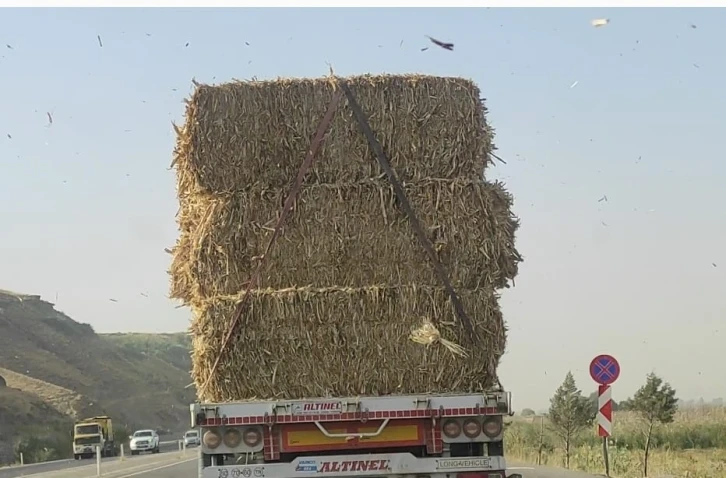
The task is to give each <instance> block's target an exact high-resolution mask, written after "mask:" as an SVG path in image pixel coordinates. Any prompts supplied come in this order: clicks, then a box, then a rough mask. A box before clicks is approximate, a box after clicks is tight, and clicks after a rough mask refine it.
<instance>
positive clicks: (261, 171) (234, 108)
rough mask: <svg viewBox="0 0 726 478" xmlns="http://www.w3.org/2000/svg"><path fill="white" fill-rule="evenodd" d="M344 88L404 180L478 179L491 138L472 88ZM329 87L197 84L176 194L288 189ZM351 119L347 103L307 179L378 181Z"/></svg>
mask: <svg viewBox="0 0 726 478" xmlns="http://www.w3.org/2000/svg"><path fill="white" fill-rule="evenodd" d="M347 81H348V85H349V86H350V87H351V89H352V90H353V92H354V94H355V95H356V98H357V99H358V102H359V103H360V105H361V107H362V108H363V111H366V112H367V113H368V115H369V117H370V123H371V127H372V128H373V130H374V131H375V132H376V137H377V139H378V141H379V142H380V143H381V145H382V146H383V148H384V150H385V151H387V152H388V154H389V157H390V161H391V166H392V167H393V168H394V169H395V170H396V172H397V173H398V175H399V177H400V179H401V180H402V181H411V180H417V179H422V178H429V177H435V178H449V179H453V178H461V177H465V178H471V179H476V178H480V177H481V173H482V171H483V170H484V167H485V165H486V164H487V163H488V162H489V153H490V152H491V150H492V148H493V146H492V142H491V141H492V134H493V133H492V131H491V129H490V128H489V126H488V125H487V123H486V119H485V108H484V106H483V104H482V102H481V100H480V92H479V88H478V87H477V86H476V85H474V83H472V82H471V81H469V80H464V79H461V78H441V77H433V76H415V75H409V76H388V75H382V76H370V75H366V76H358V77H352V78H349V79H347ZM335 88H336V86H335V84H334V82H333V80H332V79H331V78H321V79H294V80H277V81H246V82H234V83H228V84H224V85H219V86H207V85H201V86H199V87H198V88H197V89H196V91H195V92H194V94H193V95H192V97H191V99H190V100H189V102H188V106H187V112H186V123H185V125H184V126H183V127H182V129H181V130H180V135H179V139H178V142H177V148H176V150H175V159H174V162H175V163H176V165H177V166H178V170H179V171H180V174H179V176H178V179H179V181H178V187H179V191H180V194H181V195H182V196H184V195H186V194H187V193H198V192H204V193H210V194H220V193H230V192H234V191H239V190H245V189H247V188H249V187H250V186H253V185H254V184H262V185H264V186H266V187H286V186H288V185H289V184H290V183H291V182H292V179H293V178H294V177H295V175H296V174H297V171H298V169H299V167H300V163H301V161H302V158H303V157H304V156H305V153H306V152H307V150H308V148H309V147H310V139H311V138H312V137H313V134H314V132H315V129H316V127H317V125H318V122H319V121H320V119H321V118H322V117H323V115H324V113H325V110H326V108H327V106H328V104H329V103H330V100H331V99H332V96H333V92H334V89H335ZM351 116H352V113H351V110H350V108H349V106H348V105H347V103H345V102H344V103H343V104H341V106H340V107H339V109H338V111H337V113H336V115H335V117H334V119H333V122H332V124H331V127H330V130H329V133H328V135H327V138H326V140H325V142H324V143H323V145H322V148H321V150H320V152H319V154H318V158H317V160H316V166H315V168H314V170H313V171H312V172H311V173H310V175H311V178H310V179H309V180H308V182H314V183H351V182H358V181H362V180H367V179H368V178H371V177H376V176H378V175H380V174H381V171H380V170H379V167H378V164H377V163H376V162H375V160H374V158H373V155H372V153H371V151H370V148H369V146H368V143H367V142H366V140H365V138H364V136H363V135H362V134H361V133H360V131H359V129H358V126H357V124H356V123H355V121H353V120H352V118H351Z"/></svg>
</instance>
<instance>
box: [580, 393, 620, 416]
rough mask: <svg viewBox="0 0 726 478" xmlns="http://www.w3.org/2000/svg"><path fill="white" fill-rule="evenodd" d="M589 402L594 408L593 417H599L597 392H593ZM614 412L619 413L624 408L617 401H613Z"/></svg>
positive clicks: (589, 396)
mask: <svg viewBox="0 0 726 478" xmlns="http://www.w3.org/2000/svg"><path fill="white" fill-rule="evenodd" d="M587 400H588V401H589V402H590V406H591V407H592V415H593V416H597V411H598V408H599V407H598V404H597V392H592V393H591V394H590V395H588V397H587ZM611 403H612V406H613V411H614V412H618V411H620V410H622V409H621V407H622V404H620V403H618V402H616V401H615V400H611Z"/></svg>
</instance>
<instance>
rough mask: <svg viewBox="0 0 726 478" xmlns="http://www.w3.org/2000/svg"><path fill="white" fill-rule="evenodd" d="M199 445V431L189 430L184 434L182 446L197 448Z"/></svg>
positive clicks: (200, 442)
mask: <svg viewBox="0 0 726 478" xmlns="http://www.w3.org/2000/svg"><path fill="white" fill-rule="evenodd" d="M201 444H202V441H201V439H200V438H199V430H189V431H188V432H186V433H185V434H184V446H199V445H201Z"/></svg>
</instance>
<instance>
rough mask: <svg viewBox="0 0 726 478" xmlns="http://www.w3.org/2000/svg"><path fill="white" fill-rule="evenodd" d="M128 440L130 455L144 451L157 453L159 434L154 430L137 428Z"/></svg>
mask: <svg viewBox="0 0 726 478" xmlns="http://www.w3.org/2000/svg"><path fill="white" fill-rule="evenodd" d="M129 440H130V442H129V448H130V449H131V454H132V455H138V454H139V453H143V452H145V451H150V452H151V453H159V435H158V434H157V433H156V432H155V431H154V430H138V431H136V432H134V434H133V435H131V436H130V437H129Z"/></svg>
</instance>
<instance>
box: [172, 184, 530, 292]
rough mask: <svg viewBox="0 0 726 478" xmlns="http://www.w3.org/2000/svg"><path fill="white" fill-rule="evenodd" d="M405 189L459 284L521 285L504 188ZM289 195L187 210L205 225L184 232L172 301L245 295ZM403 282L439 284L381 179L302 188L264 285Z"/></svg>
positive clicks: (242, 196)
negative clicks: (515, 282) (242, 292)
mask: <svg viewBox="0 0 726 478" xmlns="http://www.w3.org/2000/svg"><path fill="white" fill-rule="evenodd" d="M406 189H407V191H406V192H407V196H408V198H409V200H410V201H411V204H412V206H413V207H414V209H415V210H416V211H417V212H418V214H419V219H420V220H421V222H422V225H423V226H424V227H425V228H426V229H427V231H428V234H429V238H430V239H431V241H432V243H433V244H434V246H435V248H436V250H437V252H438V257H439V260H440V261H441V262H442V263H443V264H444V266H445V267H446V268H447V270H448V272H449V274H450V277H451V278H452V280H453V281H454V283H455V284H456V285H458V286H459V287H463V288H466V289H477V288H480V287H484V288H488V289H489V288H496V289H499V288H502V287H506V286H507V283H508V281H509V280H511V279H512V278H514V277H515V276H516V274H517V267H518V263H519V261H520V258H519V255H518V253H517V251H516V249H515V247H514V235H515V232H516V229H517V226H518V223H517V220H516V219H515V218H514V217H513V216H512V213H511V205H512V198H511V196H510V195H509V194H508V193H507V192H506V191H505V190H504V188H503V187H502V185H501V184H499V183H494V184H489V183H483V182H482V181H481V180H476V181H471V180H425V181H424V180H422V181H419V182H417V183H414V184H408V185H407V187H406ZM285 196H286V191H283V190H280V189H270V188H265V189H262V188H261V189H259V190H256V191H250V192H245V193H238V194H237V195H236V196H235V197H234V198H231V199H219V200H209V201H206V204H205V205H202V204H198V207H197V208H190V211H193V212H194V214H195V215H197V217H202V218H203V219H202V220H201V222H200V223H198V224H197V227H196V228H190V229H192V231H193V232H190V231H189V230H187V231H182V235H181V239H180V242H179V244H178V245H177V248H176V250H175V252H176V254H175V258H174V261H173V263H172V267H171V270H172V278H173V280H172V297H175V298H179V299H182V300H184V301H185V302H187V303H190V302H193V300H194V298H195V297H198V298H199V297H214V296H217V295H232V294H236V293H238V292H239V291H240V290H243V288H244V284H245V283H246V281H248V280H249V278H250V277H251V275H252V272H253V271H254V269H255V267H256V266H257V260H256V257H257V256H258V255H259V254H260V251H262V250H264V248H265V246H266V244H267V242H268V241H269V238H270V236H271V235H272V231H273V226H274V224H275V221H276V220H277V218H278V215H279V212H280V209H281V205H282V203H283V201H284V199H285ZM200 209H203V210H204V213H203V214H199V210H200ZM187 220H188V223H192V222H193V220H192V219H187ZM402 281H403V282H413V283H417V284H421V285H438V284H439V279H438V278H437V277H436V274H435V272H434V269H433V267H432V266H431V265H430V264H429V260H428V259H427V257H426V254H425V253H424V251H423V248H422V247H420V246H419V245H418V243H417V240H416V237H415V235H414V233H413V229H412V227H411V225H410V223H409V221H408V219H407V218H406V217H405V215H404V214H403V213H402V212H401V211H400V209H398V205H397V201H396V197H395V194H394V192H393V190H392V188H391V186H390V185H389V184H388V183H387V182H385V181H384V180H378V181H366V182H360V183H357V184H314V185H310V186H307V187H305V188H304V189H303V190H302V191H301V194H300V196H299V199H298V201H297V204H296V206H295V209H294V212H293V213H292V214H291V216H290V217H289V218H288V220H287V222H286V226H285V227H284V229H283V234H282V236H281V237H279V238H278V240H277V243H276V245H275V247H274V248H273V252H272V255H271V257H269V258H268V260H267V261H266V262H265V269H264V271H263V275H262V280H261V283H262V285H263V286H265V287H273V288H278V287H288V286H290V285H300V286H304V285H309V284H314V285H315V286H317V287H330V286H335V285H340V286H352V287H362V286H365V285H367V284H371V283H373V284H395V283H400V282H402Z"/></svg>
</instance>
